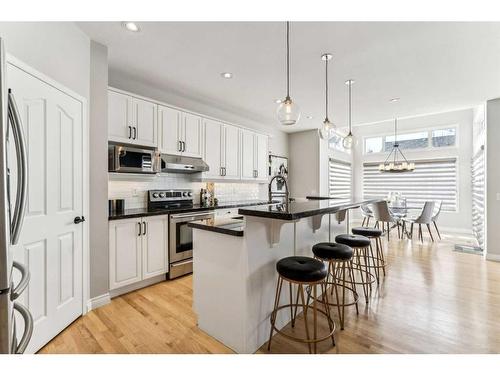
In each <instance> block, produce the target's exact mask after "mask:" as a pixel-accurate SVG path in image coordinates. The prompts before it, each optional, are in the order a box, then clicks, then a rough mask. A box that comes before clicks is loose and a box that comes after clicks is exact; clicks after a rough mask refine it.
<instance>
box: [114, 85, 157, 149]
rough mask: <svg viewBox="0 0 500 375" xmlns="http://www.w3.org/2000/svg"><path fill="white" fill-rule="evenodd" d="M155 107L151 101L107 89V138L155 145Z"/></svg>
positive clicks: (139, 144)
mask: <svg viewBox="0 0 500 375" xmlns="http://www.w3.org/2000/svg"><path fill="white" fill-rule="evenodd" d="M157 108H158V105H157V104H155V103H153V102H150V101H147V100H143V99H139V98H136V97H134V96H131V95H127V94H125V93H122V92H117V91H114V90H108V139H109V140H110V141H114V142H121V143H131V144H135V145H138V146H148V147H155V146H156V145H157V143H158V129H157Z"/></svg>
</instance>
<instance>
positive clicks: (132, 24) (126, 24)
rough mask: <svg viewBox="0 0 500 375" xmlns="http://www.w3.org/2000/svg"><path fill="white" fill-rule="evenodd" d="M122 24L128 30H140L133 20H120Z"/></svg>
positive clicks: (135, 31)
mask: <svg viewBox="0 0 500 375" xmlns="http://www.w3.org/2000/svg"><path fill="white" fill-rule="evenodd" d="M122 26H123V27H124V28H126V29H127V30H128V31H133V32H134V33H137V32H139V31H141V28H140V27H139V26H137V24H136V23H135V22H122Z"/></svg>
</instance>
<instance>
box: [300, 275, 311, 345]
mask: <svg viewBox="0 0 500 375" xmlns="http://www.w3.org/2000/svg"><path fill="white" fill-rule="evenodd" d="M299 289H300V299H301V300H302V314H304V325H305V327H306V337H307V341H308V342H307V346H308V347H309V353H311V343H310V340H311V336H310V335H309V326H308V325H307V307H306V300H305V298H304V287H303V286H302V284H300V285H299Z"/></svg>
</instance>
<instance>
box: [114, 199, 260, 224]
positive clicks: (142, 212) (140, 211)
mask: <svg viewBox="0 0 500 375" xmlns="http://www.w3.org/2000/svg"><path fill="white" fill-rule="evenodd" d="M261 204H262V205H267V204H269V202H268V201H261V200H259V201H255V200H252V201H241V202H227V203H221V204H220V205H217V206H201V205H193V207H190V208H164V209H153V210H150V209H148V208H129V209H125V210H124V211H123V212H112V213H111V214H109V215H108V220H120V219H132V218H137V217H143V216H155V215H168V214H173V213H182V212H196V211H207V210H208V211H210V210H218V209H226V208H236V207H245V206H258V205H261Z"/></svg>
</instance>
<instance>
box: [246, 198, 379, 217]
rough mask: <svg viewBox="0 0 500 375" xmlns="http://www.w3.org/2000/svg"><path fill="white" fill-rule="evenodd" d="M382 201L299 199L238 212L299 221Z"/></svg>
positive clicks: (247, 208)
mask: <svg viewBox="0 0 500 375" xmlns="http://www.w3.org/2000/svg"><path fill="white" fill-rule="evenodd" d="M380 200H382V199H363V198H354V199H349V200H347V199H345V198H330V199H306V198H304V199H297V200H293V201H291V202H289V203H288V204H286V203H281V204H267V205H261V206H251V207H244V208H240V209H239V210H238V213H239V214H240V215H245V216H257V217H265V218H268V219H277V220H289V221H292V220H298V219H302V218H305V217H310V216H316V215H324V214H332V213H335V212H339V211H342V210H347V209H351V208H356V207H359V206H361V205H363V204H371V203H375V202H378V201H380Z"/></svg>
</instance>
